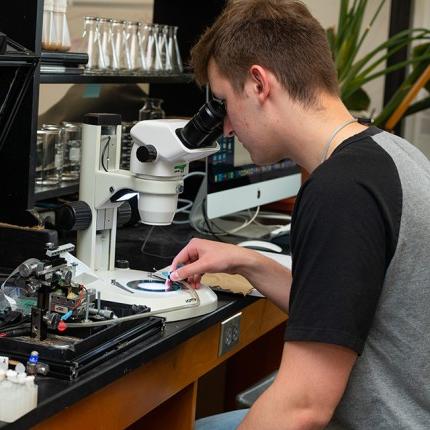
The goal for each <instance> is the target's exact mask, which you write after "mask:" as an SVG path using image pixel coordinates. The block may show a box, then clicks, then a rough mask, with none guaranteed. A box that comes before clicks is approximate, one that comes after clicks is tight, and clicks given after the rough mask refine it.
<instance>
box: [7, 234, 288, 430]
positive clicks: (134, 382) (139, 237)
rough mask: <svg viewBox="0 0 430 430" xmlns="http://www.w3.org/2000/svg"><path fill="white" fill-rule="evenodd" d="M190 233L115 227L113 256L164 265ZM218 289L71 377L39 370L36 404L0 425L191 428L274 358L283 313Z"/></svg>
mask: <svg viewBox="0 0 430 430" xmlns="http://www.w3.org/2000/svg"><path fill="white" fill-rule="evenodd" d="M193 236H196V235H195V234H194V233H193V232H192V231H191V230H190V228H189V226H171V227H155V228H153V229H151V228H149V227H144V226H139V227H137V228H136V227H133V228H125V229H119V230H118V239H117V256H118V258H121V259H124V258H126V259H127V260H128V261H129V262H130V266H131V267H132V268H136V269H141V270H152V269H153V267H154V266H157V267H156V268H160V267H164V266H166V265H168V264H170V262H171V259H172V257H173V256H174V255H176V253H177V252H178V251H179V250H180V249H181V248H182V247H183V246H184V245H185V244H186V243H187V242H188V241H189V240H190V238H191V237H193ZM63 239H64V238H63ZM145 241H146V243H145V246H144V248H143V250H142V245H143V243H144V242H145ZM142 251H143V252H142ZM217 294H218V306H217V309H216V310H215V311H214V312H212V313H210V314H207V315H204V316H200V317H195V318H191V319H187V320H183V321H177V322H168V323H166V324H165V327H164V330H163V331H162V332H161V333H158V334H155V335H154V336H152V337H150V338H148V339H146V340H144V341H143V342H141V343H139V344H136V345H134V346H133V347H131V348H129V349H127V350H126V351H124V352H122V353H120V354H119V355H116V356H114V357H112V358H111V359H110V360H108V361H106V362H103V364H101V365H98V366H97V367H96V368H94V369H92V370H89V371H88V372H87V373H84V374H82V375H81V376H78V378H76V379H74V380H73V381H68V380H62V379H57V378H52V377H43V376H41V377H39V378H38V386H39V399H38V406H37V408H36V409H34V410H32V411H31V412H29V413H28V414H26V415H24V416H23V417H21V418H20V419H19V420H17V421H15V422H14V423H11V424H6V423H0V428H5V429H27V428H36V429H56V428H61V429H62V430H67V429H72V428H73V429H75V428H76V426H77V425H79V426H81V428H83V429H87V428H88V429H90V428H91V429H103V430H106V429H124V428H128V429H139V428H145V429H169V430H175V429H181V430H182V429H190V430H191V429H192V428H193V423H194V419H195V418H196V416H197V417H199V416H204V415H208V414H211V413H217V412H221V411H223V410H230V409H233V408H234V406H235V405H234V401H235V400H234V399H235V396H236V394H237V393H238V392H240V391H242V390H243V389H245V388H247V387H249V386H250V385H252V384H253V383H255V382H256V381H258V380H259V379H260V378H261V377H263V376H265V375H267V374H268V373H270V372H271V371H273V370H274V369H276V367H277V366H278V364H279V361H280V356H281V352H282V346H283V339H282V338H283V330H284V325H285V321H286V315H285V314H284V313H283V312H281V311H280V310H279V309H278V308H277V307H275V306H274V305H273V304H272V303H271V302H269V301H268V300H266V299H261V298H255V297H241V296H236V295H231V294H228V293H217ZM238 312H241V313H242V314H241V322H240V340H239V343H238V344H237V345H236V346H235V347H233V348H232V349H231V350H229V351H228V352H225V353H224V354H222V355H219V354H218V347H219V338H220V332H221V323H222V322H223V321H225V320H226V319H228V318H230V317H231V316H233V315H235V314H237V313H238Z"/></svg>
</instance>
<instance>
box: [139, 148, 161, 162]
mask: <svg viewBox="0 0 430 430" xmlns="http://www.w3.org/2000/svg"><path fill="white" fill-rule="evenodd" d="M136 157H137V159H138V160H139V161H140V162H141V163H146V162H148V161H154V160H155V159H156V158H157V150H156V149H155V147H154V146H152V145H146V146H139V148H137V149H136Z"/></svg>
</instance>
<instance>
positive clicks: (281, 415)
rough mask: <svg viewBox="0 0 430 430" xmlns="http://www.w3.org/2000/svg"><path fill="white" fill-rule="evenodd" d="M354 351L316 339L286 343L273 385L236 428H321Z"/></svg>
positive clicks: (336, 398) (333, 405)
mask: <svg viewBox="0 0 430 430" xmlns="http://www.w3.org/2000/svg"><path fill="white" fill-rule="evenodd" d="M356 358H357V353H356V352H354V351H352V350H351V349H348V348H345V347H342V346H337V345H331V344H326V343H319V342H287V343H286V344H285V347H284V351H283V355H282V362H281V367H280V369H279V372H278V375H277V376H276V378H275V381H274V382H273V384H272V385H271V386H270V387H269V388H268V389H267V390H266V391H265V392H264V393H263V394H262V395H261V396H260V397H259V398H258V399H257V401H256V402H255V403H254V405H253V407H252V408H251V410H250V412H249V413H248V415H247V416H246V417H245V419H244V421H243V422H242V424H241V425H240V426H239V430H296V429H297V430H298V429H300V430H308V429H323V428H324V427H325V426H326V425H327V424H328V423H329V421H330V419H331V417H332V415H333V413H334V410H335V408H336V406H337V405H338V403H339V402H340V399H341V398H342V395H343V393H344V391H345V387H346V384H347V382H348V379H349V375H350V373H351V370H352V367H353V365H354V363H355V361H356Z"/></svg>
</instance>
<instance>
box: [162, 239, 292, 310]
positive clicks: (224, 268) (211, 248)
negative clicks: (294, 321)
mask: <svg viewBox="0 0 430 430" xmlns="http://www.w3.org/2000/svg"><path fill="white" fill-rule="evenodd" d="M204 273H229V274H239V275H242V276H244V277H245V278H246V279H247V280H248V281H249V282H250V283H251V284H252V286H253V287H254V288H256V289H257V290H258V291H260V292H261V293H262V294H264V295H265V296H266V297H268V298H269V299H270V300H271V301H273V302H274V303H275V304H277V305H278V306H279V307H281V308H282V309H284V310H287V309H288V302H289V297H290V286H291V272H290V270H289V269H287V268H286V267H284V266H282V265H281V264H279V263H277V262H276V261H274V260H272V259H271V258H268V257H265V256H263V255H262V254H260V253H258V252H256V251H253V250H250V249H246V248H242V247H240V246H236V245H231V244H227V243H220V242H214V241H210V240H203V239H192V240H191V241H190V242H189V243H188V245H187V246H186V247H185V248H184V249H182V251H180V252H179V254H178V255H177V256H176V257H175V258H174V260H173V262H172V265H171V273H170V279H171V280H172V281H181V280H184V279H186V280H187V281H188V283H190V284H191V285H192V286H193V287H194V288H198V287H199V286H200V280H201V277H202V275H203V274H204Z"/></svg>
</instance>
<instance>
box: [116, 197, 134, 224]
mask: <svg viewBox="0 0 430 430" xmlns="http://www.w3.org/2000/svg"><path fill="white" fill-rule="evenodd" d="M130 219H131V206H130V203H129V202H124V203H123V204H122V205H121V206H119V207H118V211H117V217H116V225H117V226H118V227H122V226H123V225H124V224H127V223H128V222H129V221H130Z"/></svg>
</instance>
